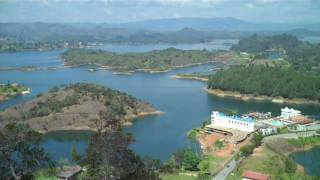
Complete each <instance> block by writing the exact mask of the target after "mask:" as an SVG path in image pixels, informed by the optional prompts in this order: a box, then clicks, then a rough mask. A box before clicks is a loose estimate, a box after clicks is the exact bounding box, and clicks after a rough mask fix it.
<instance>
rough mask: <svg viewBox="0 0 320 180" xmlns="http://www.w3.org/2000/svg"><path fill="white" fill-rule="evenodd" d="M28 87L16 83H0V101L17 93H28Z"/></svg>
mask: <svg viewBox="0 0 320 180" xmlns="http://www.w3.org/2000/svg"><path fill="white" fill-rule="evenodd" d="M29 93H30V89H29V88H27V87H25V86H23V85H20V84H18V83H9V82H8V83H7V84H0V102H1V101H6V100H8V99H10V98H13V97H16V96H18V95H24V94H29Z"/></svg>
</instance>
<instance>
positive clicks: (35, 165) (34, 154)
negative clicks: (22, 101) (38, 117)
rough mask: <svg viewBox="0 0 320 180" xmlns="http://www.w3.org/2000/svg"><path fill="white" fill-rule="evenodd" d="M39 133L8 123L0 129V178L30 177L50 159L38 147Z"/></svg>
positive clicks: (23, 126) (46, 164)
mask: <svg viewBox="0 0 320 180" xmlns="http://www.w3.org/2000/svg"><path fill="white" fill-rule="evenodd" d="M40 141H41V134H39V133H37V132H35V131H33V130H32V129H30V128H29V127H28V126H26V125H22V124H16V123H9V124H7V125H6V126H5V127H4V128H3V129H2V130H0V179H2V178H3V179H12V178H13V179H17V180H18V179H24V178H30V177H31V176H32V173H33V172H34V171H36V170H38V169H40V168H43V167H46V166H49V165H50V164H51V161H50V159H49V157H48V155H47V154H46V153H45V152H44V150H43V148H42V147H40V145H39V144H40Z"/></svg>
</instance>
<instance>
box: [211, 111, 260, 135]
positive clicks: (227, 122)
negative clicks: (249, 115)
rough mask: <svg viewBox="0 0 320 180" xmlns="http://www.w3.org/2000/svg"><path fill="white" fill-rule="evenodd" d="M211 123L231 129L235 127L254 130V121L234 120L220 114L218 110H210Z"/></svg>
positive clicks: (242, 129) (246, 130)
mask: <svg viewBox="0 0 320 180" xmlns="http://www.w3.org/2000/svg"><path fill="white" fill-rule="evenodd" d="M211 124H212V125H216V126H220V127H226V128H231V129H237V130H240V131H245V132H253V131H254V122H245V121H241V120H236V119H233V118H231V117H227V116H220V114H219V113H218V112H215V111H214V112H212V115H211Z"/></svg>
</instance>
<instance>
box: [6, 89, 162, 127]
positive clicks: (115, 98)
mask: <svg viewBox="0 0 320 180" xmlns="http://www.w3.org/2000/svg"><path fill="white" fill-rule="evenodd" d="M159 113H160V111H158V110H156V109H155V108H154V107H153V106H152V105H150V104H149V103H147V102H143V101H141V100H138V99H136V98H135V97H132V96H130V95H128V94H126V93H122V92H119V91H116V90H112V89H110V88H106V87H103V86H100V85H95V84H87V83H78V84H73V85H68V86H64V87H54V88H52V89H51V90H50V91H49V92H48V93H45V94H40V95H38V96H37V97H36V98H35V99H33V100H31V101H29V102H26V103H23V104H19V105H17V106H14V107H11V108H7V109H5V110H4V111H3V112H1V113H0V119H1V121H0V126H3V125H5V124H7V123H8V122H10V121H14V122H17V123H26V124H28V125H29V126H30V127H31V128H32V129H33V130H36V131H38V132H41V133H46V132H50V131H58V130H92V131H97V129H99V128H103V127H104V126H105V125H106V124H108V123H109V122H111V121H119V122H120V124H121V125H130V124H131V122H132V120H134V119H135V118H137V117H141V116H146V115H151V114H159Z"/></svg>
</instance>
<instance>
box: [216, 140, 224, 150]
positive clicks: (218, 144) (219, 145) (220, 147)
mask: <svg viewBox="0 0 320 180" xmlns="http://www.w3.org/2000/svg"><path fill="white" fill-rule="evenodd" d="M214 146H215V147H217V148H218V149H222V148H223V146H224V145H223V142H222V141H219V140H218V141H216V142H215V143H214Z"/></svg>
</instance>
